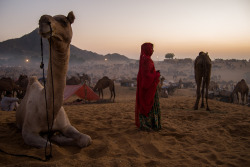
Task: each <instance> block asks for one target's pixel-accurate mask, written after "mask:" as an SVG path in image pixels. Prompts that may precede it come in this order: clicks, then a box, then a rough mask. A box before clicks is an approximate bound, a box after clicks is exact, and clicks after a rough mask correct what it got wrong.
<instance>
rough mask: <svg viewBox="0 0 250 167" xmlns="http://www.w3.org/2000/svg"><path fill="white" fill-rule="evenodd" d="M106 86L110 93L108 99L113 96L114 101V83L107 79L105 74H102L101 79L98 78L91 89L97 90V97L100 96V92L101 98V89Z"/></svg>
mask: <svg viewBox="0 0 250 167" xmlns="http://www.w3.org/2000/svg"><path fill="white" fill-rule="evenodd" d="M107 87H109V90H110V94H111V96H110V100H112V97H113V96H114V98H113V102H114V101H115V84H114V81H113V80H111V79H109V78H108V77H107V76H104V77H103V78H102V79H100V80H99V81H98V82H97V83H96V85H95V87H94V89H93V91H95V92H96V90H98V92H99V97H100V94H102V99H103V89H105V88H107Z"/></svg>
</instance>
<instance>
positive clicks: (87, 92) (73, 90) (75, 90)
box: [63, 84, 99, 101]
mask: <svg viewBox="0 0 250 167" xmlns="http://www.w3.org/2000/svg"><path fill="white" fill-rule="evenodd" d="M73 94H75V95H77V96H78V97H80V98H82V99H86V100H88V101H95V100H99V96H98V95H97V94H95V92H94V91H93V90H92V89H90V88H89V87H88V86H87V85H86V84H83V85H66V87H65V89H64V94H63V100H64V101H65V100H67V99H68V98H69V97H70V96H72V95H73Z"/></svg>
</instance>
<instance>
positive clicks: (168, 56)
mask: <svg viewBox="0 0 250 167" xmlns="http://www.w3.org/2000/svg"><path fill="white" fill-rule="evenodd" d="M174 56H175V55H174V54H173V53H167V54H166V55H165V58H166V59H173V58H174Z"/></svg>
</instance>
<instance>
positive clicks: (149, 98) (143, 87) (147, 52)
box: [135, 43, 161, 131]
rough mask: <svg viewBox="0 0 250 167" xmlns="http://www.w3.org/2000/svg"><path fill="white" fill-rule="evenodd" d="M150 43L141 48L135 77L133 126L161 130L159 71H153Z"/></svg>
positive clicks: (152, 50) (151, 45) (151, 46)
mask: <svg viewBox="0 0 250 167" xmlns="http://www.w3.org/2000/svg"><path fill="white" fill-rule="evenodd" d="M153 47H154V45H153V44H152V43H144V44H142V46H141V55H140V63H139V71H138V75H137V90H136V105H135V124H136V126H137V127H138V128H140V129H141V130H148V131H150V130H159V129H161V112H160V103H159V96H158V92H157V85H158V83H159V81H160V80H159V78H160V71H155V66H154V62H153V60H152V59H151V56H152V54H153V52H154V49H153Z"/></svg>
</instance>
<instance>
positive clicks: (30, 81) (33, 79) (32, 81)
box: [29, 76, 38, 85]
mask: <svg viewBox="0 0 250 167" xmlns="http://www.w3.org/2000/svg"><path fill="white" fill-rule="evenodd" d="M36 81H38V80H37V77H36V76H31V77H29V85H32V84H33V83H34V82H36Z"/></svg>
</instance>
